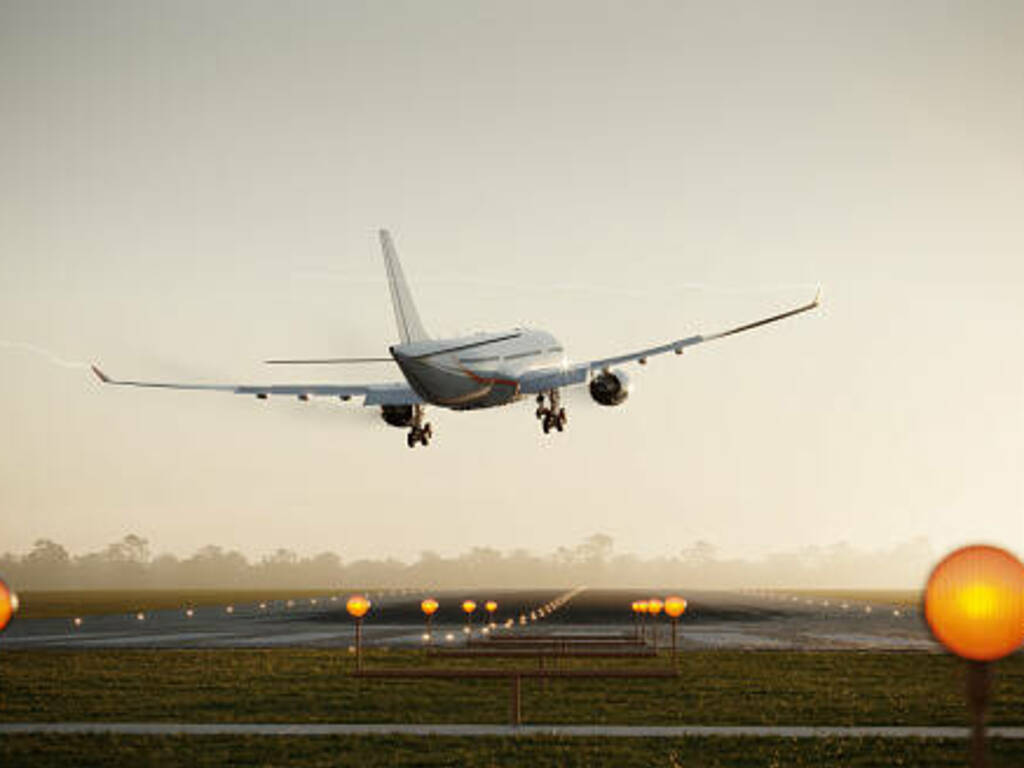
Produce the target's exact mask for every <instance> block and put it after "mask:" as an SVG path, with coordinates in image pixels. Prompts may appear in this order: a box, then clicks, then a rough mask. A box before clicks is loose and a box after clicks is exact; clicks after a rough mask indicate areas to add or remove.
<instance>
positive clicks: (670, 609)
mask: <svg viewBox="0 0 1024 768" xmlns="http://www.w3.org/2000/svg"><path fill="white" fill-rule="evenodd" d="M685 612H686V600H684V599H683V598H681V597H678V596H676V595H672V596H670V597H666V598H665V613H667V614H668V615H669V616H670V617H672V618H673V619H678V618H679V617H680V616H682V615H683V614H684V613H685Z"/></svg>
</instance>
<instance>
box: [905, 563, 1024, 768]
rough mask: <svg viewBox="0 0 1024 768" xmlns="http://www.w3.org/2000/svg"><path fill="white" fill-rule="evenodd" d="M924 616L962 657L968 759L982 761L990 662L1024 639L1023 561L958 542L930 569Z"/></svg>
mask: <svg viewBox="0 0 1024 768" xmlns="http://www.w3.org/2000/svg"><path fill="white" fill-rule="evenodd" d="M924 605H925V618H926V619H927V620H928V626H929V627H930V628H931V631H932V634H933V635H935V638H936V639H937V640H938V641H939V642H940V643H942V644H943V645H944V646H945V647H946V648H947V650H949V651H951V652H953V653H955V654H956V655H957V656H960V657H961V658H963V659H966V660H967V706H968V709H969V711H970V714H971V752H970V756H971V765H972V766H975V768H980V767H981V766H984V765H986V763H987V759H988V758H987V755H986V745H985V714H986V710H987V708H988V701H989V695H990V693H991V688H992V665H991V662H993V661H997V660H999V659H1001V658H1003V657H1004V656H1007V655H1009V654H1011V653H1013V652H1014V651H1015V650H1017V648H1019V647H1020V645H1021V643H1022V642H1024V565H1022V564H1021V562H1020V560H1018V559H1017V558H1016V557H1014V556H1013V555H1011V554H1010V553H1009V552H1007V551H1006V550H1004V549H999V548H997V547H991V546H987V545H974V546H968V547H962V548H960V549H958V550H956V551H955V552H953V553H951V554H949V555H947V556H946V557H945V558H944V559H943V560H942V561H941V562H940V563H939V564H938V565H937V566H935V570H933V571H932V574H931V576H930V577H929V578H928V586H927V588H926V590H925V598H924Z"/></svg>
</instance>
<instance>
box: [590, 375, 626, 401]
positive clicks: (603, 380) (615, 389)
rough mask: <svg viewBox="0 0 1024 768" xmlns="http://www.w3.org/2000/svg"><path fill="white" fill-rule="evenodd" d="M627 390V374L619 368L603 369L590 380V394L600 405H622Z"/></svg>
mask: <svg viewBox="0 0 1024 768" xmlns="http://www.w3.org/2000/svg"><path fill="white" fill-rule="evenodd" d="M629 390H630V383H629V376H627V375H626V372H625V371H623V370H621V369H620V370H615V371H605V372H604V373H602V374H601V375H599V376H595V377H594V378H592V379H591V380H590V396H591V397H592V398H594V400H595V402H597V403H600V404H601V405H622V404H623V403H624V402H626V398H627V397H629Z"/></svg>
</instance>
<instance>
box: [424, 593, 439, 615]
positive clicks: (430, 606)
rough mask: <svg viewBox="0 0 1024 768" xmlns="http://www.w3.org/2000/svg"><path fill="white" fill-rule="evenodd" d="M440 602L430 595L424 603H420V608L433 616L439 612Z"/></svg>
mask: <svg viewBox="0 0 1024 768" xmlns="http://www.w3.org/2000/svg"><path fill="white" fill-rule="evenodd" d="M437 608H438V602H437V600H435V599H434V598H432V597H428V598H427V599H426V600H424V601H423V602H422V603H420V610H421V611H423V613H425V614H426V615H427V616H433V615H434V614H435V613H437Z"/></svg>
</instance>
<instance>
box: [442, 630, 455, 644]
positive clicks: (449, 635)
mask: <svg viewBox="0 0 1024 768" xmlns="http://www.w3.org/2000/svg"><path fill="white" fill-rule="evenodd" d="M444 639H445V640H447V641H448V642H451V641H452V640H454V639H455V635H453V634H452V633H451V632H449V633H448V634H447V635H445V636H444Z"/></svg>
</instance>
